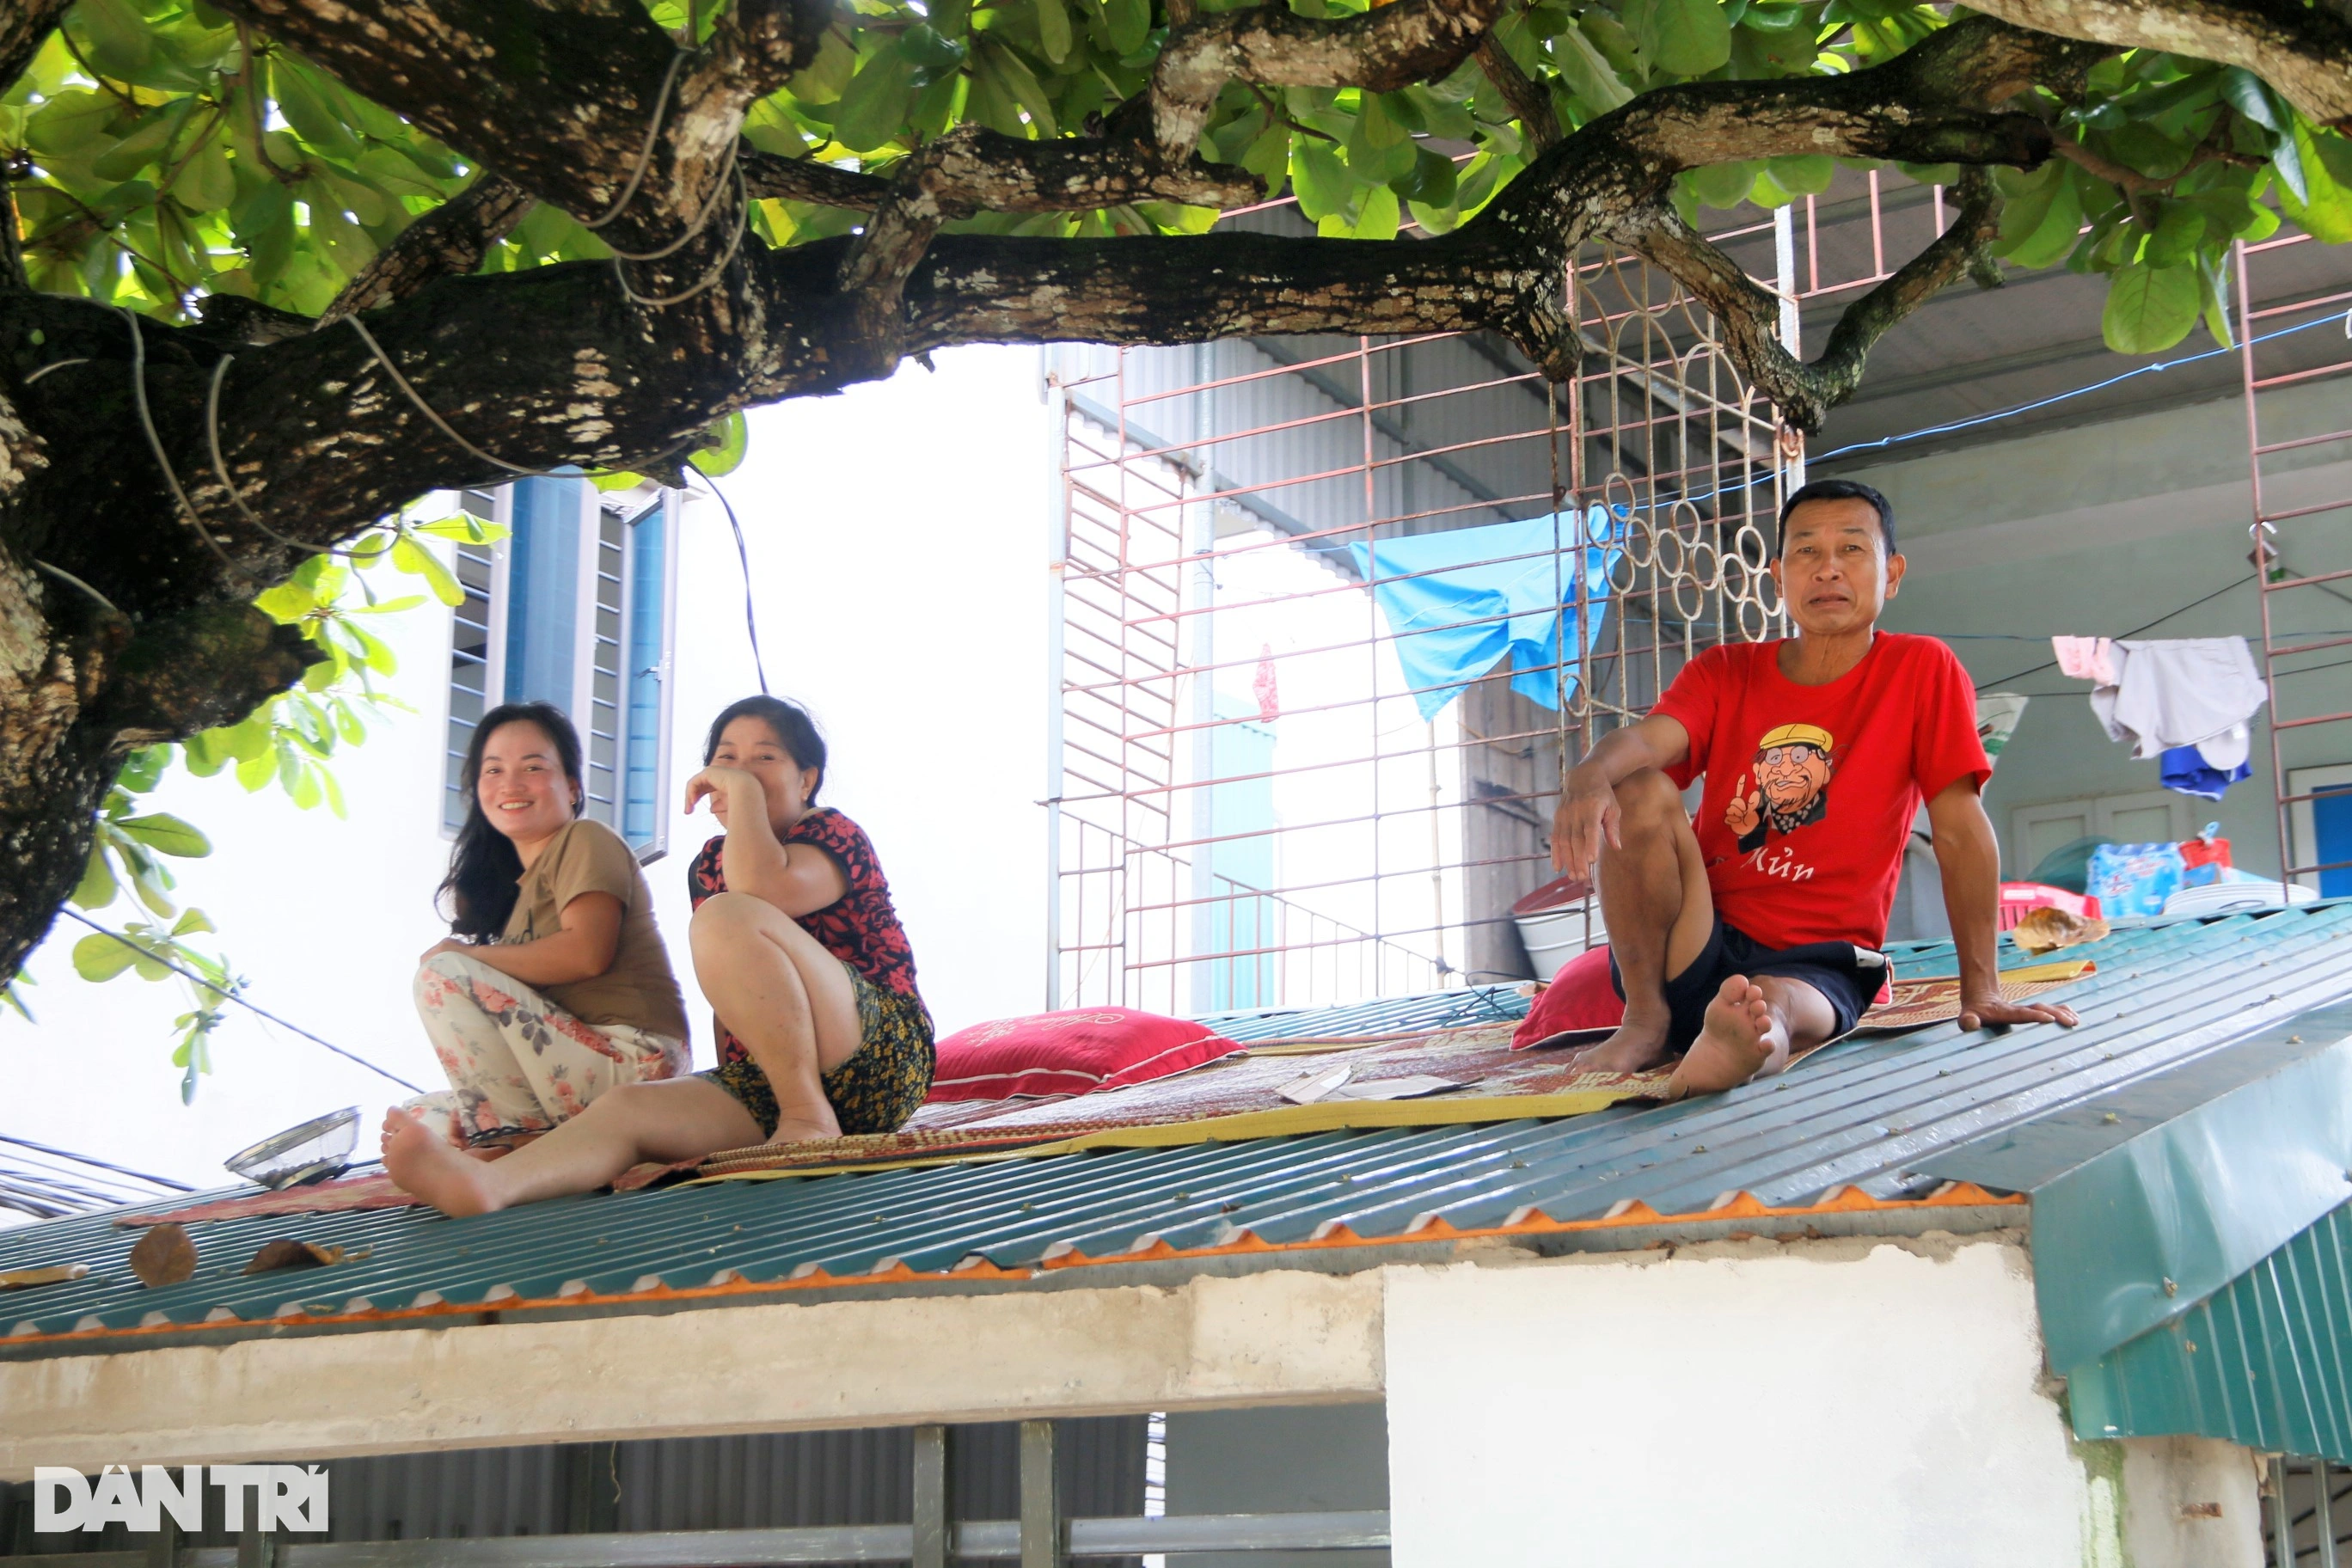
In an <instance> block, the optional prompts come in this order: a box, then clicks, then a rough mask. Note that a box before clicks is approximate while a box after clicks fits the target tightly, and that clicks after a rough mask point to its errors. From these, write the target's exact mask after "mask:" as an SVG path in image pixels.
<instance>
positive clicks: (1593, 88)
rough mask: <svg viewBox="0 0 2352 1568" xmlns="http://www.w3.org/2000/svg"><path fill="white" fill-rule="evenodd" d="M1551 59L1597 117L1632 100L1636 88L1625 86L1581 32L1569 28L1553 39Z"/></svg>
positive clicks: (1570, 86) (1561, 76)
mask: <svg viewBox="0 0 2352 1568" xmlns="http://www.w3.org/2000/svg"><path fill="white" fill-rule="evenodd" d="M1551 58H1552V63H1553V64H1554V65H1556V66H1557V67H1559V74H1560V79H1562V80H1563V81H1565V82H1567V83H1568V86H1569V90H1570V91H1571V92H1573V93H1575V94H1576V96H1577V97H1579V98H1580V99H1582V100H1584V101H1585V102H1586V103H1588V104H1590V105H1591V107H1592V110H1593V112H1595V113H1596V114H1606V113H1608V112H1609V111H1610V110H1612V109H1616V108H1618V107H1620V106H1621V105H1622V104H1625V103H1629V102H1631V101H1632V100H1633V89H1632V88H1629V87H1627V86H1626V85H1625V82H1624V79H1622V77H1620V76H1619V75H1618V74H1617V68H1616V67H1615V66H1612V65H1611V64H1610V63H1609V60H1608V58H1607V57H1606V56H1604V55H1602V54H1601V51H1600V50H1599V49H1598V48H1595V47H1593V44H1592V40H1591V39H1590V38H1588V37H1585V36H1584V34H1583V32H1582V31H1581V30H1580V29H1578V28H1574V27H1570V29H1569V30H1568V31H1566V32H1564V33H1562V34H1560V35H1559V37H1556V38H1554V39H1553V40H1552V41H1551Z"/></svg>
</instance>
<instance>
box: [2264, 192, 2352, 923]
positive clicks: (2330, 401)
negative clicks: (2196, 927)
mask: <svg viewBox="0 0 2352 1568" xmlns="http://www.w3.org/2000/svg"><path fill="white" fill-rule="evenodd" d="M2327 248H2328V247H2325V246H2322V245H2318V244H2316V243H2315V242H2314V241H2312V240H2311V239H2310V238H2309V237H2306V236H2304V235H2300V234H2288V235H2284V236H2282V237H2278V238H2275V239H2271V240H2266V241H2263V243H2261V244H2258V245H2247V244H2243V243H2241V244H2240V245H2239V246H2238V247H2237V255H2236V260H2237V267H2236V271H2237V279H2236V281H2237V305H2238V310H2237V316H2238V321H2237V322H2236V326H2237V336H2238V342H2239V362H2240V365H2241V369H2242V377H2243V384H2244V395H2245V408H2246V445H2247V449H2248V456H2249V459H2250V462H2251V468H2252V473H2251V478H2252V498H2253V516H2252V521H2251V524H2250V525H2249V532H2250V536H2251V540H2250V542H2251V548H2250V550H2249V552H2248V557H2249V560H2250V562H2252V564H2253V565H2254V566H2255V568H2256V570H2257V583H2258V585H2259V588H2260V602H2261V619H2262V631H2261V639H2260V646H2261V651H2262V655H2263V673H2264V677H2265V679H2266V680H2267V681H2268V683H2269V696H2270V705H2269V714H2270V724H2269V729H2270V742H2271V763H2272V770H2273V771H2272V777H2273V779H2274V780H2275V781H2276V790H2275V795H2276V802H2277V810H2278V834H2279V863H2280V864H2281V865H2282V866H2284V868H2286V873H2285V874H2286V876H2287V878H2288V879H2292V880H2300V881H2302V882H2304V883H2305V884H2307V885H2309V886H2311V887H2313V888H2315V889H2317V890H2319V891H2320V892H2322V893H2325V894H2329V895H2341V894H2347V893H2352V710H2344V709H2342V708H2340V707H2337V706H2336V705H2335V701H2333V700H2331V699H2336V697H2337V694H2338V693H2340V691H2341V689H2342V688H2341V684H2340V681H2341V677H2340V675H2331V674H2330V673H2329V672H2335V671H2340V670H2341V669H2342V668H2344V666H2345V664H2346V663H2347V662H2352V653H2347V650H2352V631H2348V630H2347V627H2352V479H2346V478H2345V475H2346V473H2347V462H2352V419H2347V416H2346V410H2347V396H2352V349H2347V338H2352V289H2346V288H2345V287H2343V284H2342V279H2343V269H2342V267H2341V265H2340V263H2338V264H2335V265H2331V258H2328V256H2327V255H2326V252H2327ZM2339 322H2340V323H2342V325H2340V326H2339V324H2338V323H2339ZM2315 677H2317V678H2319V679H2313V678H2315Z"/></svg>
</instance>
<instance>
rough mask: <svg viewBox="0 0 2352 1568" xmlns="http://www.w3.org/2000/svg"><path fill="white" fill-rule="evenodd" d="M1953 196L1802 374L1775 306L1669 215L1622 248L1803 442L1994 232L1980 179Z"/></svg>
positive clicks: (1965, 182)
mask: <svg viewBox="0 0 2352 1568" xmlns="http://www.w3.org/2000/svg"><path fill="white" fill-rule="evenodd" d="M1955 190H1956V193H1957V195H1958V197H1959V212H1958V216H1955V217H1954V218H1953V220H1952V223H1951V226H1949V227H1948V228H1947V229H1945V230H1944V232H1943V233H1942V234H1940V235H1938V236H1937V237H1936V240H1935V242H1934V243H1933V244H1931V245H1929V246H1928V247H1927V249H1925V250H1923V251H1921V252H1920V253H1919V254H1918V255H1916V256H1915V257H1913V258H1911V259H1910V260H1909V261H1908V262H1906V263H1905V264H1904V265H1903V267H1902V268H1900V269H1898V270H1897V271H1896V272H1895V275H1894V276H1893V277H1890V278H1888V279H1885V281H1884V282H1882V283H1880V284H1879V285H1878V286H1877V287H1876V288H1874V289H1871V290H1870V292H1869V293H1867V294H1864V296H1863V297H1862V298H1861V299H1859V300H1855V301H1854V302H1853V304H1851V305H1849V306H1847V307H1846V309H1845V313H1844V314H1843V315H1841V316H1840V317H1839V318H1838V323H1837V325H1836V326H1835V327H1834V328H1832V330H1831V331H1830V337H1829V342H1828V343H1827V344H1826V345H1824V346H1823V348H1822V353H1821V357H1820V358H1818V359H1816V360H1814V361H1813V362H1812V363H1811V364H1807V363H1803V362H1802V361H1801V360H1799V359H1797V358H1796V356H1794V355H1793V354H1791V353H1789V351H1788V350H1787V348H1785V347H1784V346H1783V345H1782V344H1781V342H1780V333H1779V327H1780V300H1779V299H1778V298H1776V297H1775V296H1774V295H1772V294H1771V293H1769V292H1768V291H1767V290H1765V289H1762V288H1760V287H1759V286H1758V285H1757V284H1756V282H1755V281H1754V280H1753V279H1750V278H1749V277H1748V274H1747V273H1746V272H1745V271H1743V270H1742V269H1741V268H1740V266H1739V264H1738V262H1736V261H1734V260H1732V259H1731V258H1730V257H1728V256H1726V255H1725V254H1724V253H1723V252H1722V251H1721V250H1720V249H1718V248H1717V247H1716V246H1715V245H1714V244H1713V243H1712V242H1710V241H1709V240H1707V239H1706V237H1704V236H1702V235H1700V234H1698V233H1697V232H1696V230H1694V229H1692V228H1690V227H1689V226H1686V225H1685V223H1684V222H1683V221H1682V219H1681V218H1680V217H1679V216H1676V215H1675V212H1674V210H1673V209H1672V208H1670V207H1667V208H1661V209H1659V210H1658V211H1656V212H1655V213H1654V214H1653V215H1652V216H1651V218H1650V221H1649V222H1648V223H1647V224H1645V225H1643V226H1641V227H1639V228H1638V229H1636V230H1634V231H1633V234H1632V235H1631V236H1629V238H1630V241H1631V243H1632V245H1633V248H1634V249H1635V250H1637V251H1638V252H1640V253H1641V254H1642V255H1643V257H1646V258H1648V259H1649V260H1650V261H1652V262H1654V263H1655V264H1656V265H1657V266H1658V267H1660V268H1663V269H1664V271H1666V272H1667V273H1669V274H1670V275H1672V276H1673V277H1674V279H1675V280H1676V281H1677V282H1679V283H1681V284H1682V286H1683V287H1684V288H1685V289H1689V290H1690V291H1691V293H1692V294H1693V295H1695V296H1696V298H1697V299H1698V300H1699V301H1700V302H1701V303H1702V304H1704V305H1705V306H1706V308H1707V310H1709V311H1710V312H1712V313H1713V315H1714V317H1715V319H1716V321H1717V324H1718V326H1719V327H1720V328H1721V329H1722V332H1723V340H1724V348H1725V352H1726V353H1728V354H1729V355H1730V357H1731V360H1732V363H1734V364H1736V365H1738V367H1739V369H1740V371H1741V373H1742V374H1745V375H1746V376H1747V377H1748V380H1749V382H1750V383H1751V384H1753V385H1754V386H1755V387H1756V389H1757V390H1758V391H1759V392H1761V393H1763V394H1764V395H1766V396H1768V397H1769V398H1770V399H1771V400H1772V401H1773V402H1774V403H1776V404H1778V405H1780V415H1781V417H1782V418H1783V419H1785V420H1786V421H1787V422H1788V423H1790V424H1791V425H1794V426H1797V427H1798V428H1799V429H1801V430H1804V431H1806V432H1808V433H1813V432H1818V431H1819V430H1820V429H1821V427H1822V421H1823V420H1824V419H1826V418H1827V417H1828V416H1829V411H1830V410H1831V409H1832V408H1834V407H1836V406H1837V405H1839V404H1841V403H1843V402H1844V401H1845V400H1846V399H1847V398H1849V397H1851V396H1853V393H1854V389H1855V388H1857V387H1859V386H1860V385H1861V384H1862V375H1863V368H1864V363H1866V362H1867V360H1868V359H1869V356H1870V351H1871V348H1872V346H1873V345H1874V344H1875V343H1876V342H1878V340H1879V339H1880V338H1882V337H1884V336H1885V335H1886V331H1887V329H1889V328H1890V327H1892V326H1894V325H1895V322H1897V321H1901V320H1902V319H1903V318H1904V317H1906V316H1907V315H1909V314H1910V313H1911V312H1912V311H1914V310H1917V309H1918V308H1919V307H1920V306H1921V305H1923V304H1925V303H1927V301H1928V300H1931V299H1933V298H1935V296H1936V295H1937V294H1938V293H1941V292H1942V291H1943V290H1944V289H1945V288H1946V287H1948V285H1950V284H1952V283H1954V282H1956V281H1958V279H1959V278H1960V276H1961V275H1962V274H1963V273H1965V272H1967V271H1969V268H1970V266H1971V264H1972V263H1974V262H1975V260H1976V259H1977V258H1978V257H1979V256H1980V255H1981V254H1983V252H1984V247H1986V246H1988V245H1990V243H1991V242H1992V239H1993V237H1994V236H1995V235H1997V234H1998V233H1999V232H2000V194H1999V192H1998V191H1997V190H1996V189H1995V187H1994V185H1993V183H1992V178H1991V176H1990V175H1989V174H1986V173H1985V171H1984V170H1982V169H1966V170H1963V171H1962V172H1961V174H1960V181H1959V184H1958V186H1956V187H1955Z"/></svg>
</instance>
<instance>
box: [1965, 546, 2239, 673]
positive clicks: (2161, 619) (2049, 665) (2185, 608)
mask: <svg viewBox="0 0 2352 1568" xmlns="http://www.w3.org/2000/svg"><path fill="white" fill-rule="evenodd" d="M2254 577H2255V574H2253V573H2252V572H2249V573H2247V574H2245V575H2244V576H2242V577H2238V578H2234V579H2232V580H2231V581H2230V582H2227V583H2224V584H2221V586H2220V587H2218V588H2216V589H2214V590H2213V591H2212V592H2211V593H2210V594H2207V595H2203V596H2202V597H2200V598H2195V599H2191V600H2189V603H2187V604H2185V605H2181V606H2180V607H2179V609H2177V610H2167V611H2165V612H2164V614H2162V615H2160V616H2157V617H2156V619H2154V620H2152V621H2148V622H2147V623H2145V624H2143V625H2140V626H2134V627H2133V628H2132V629H2131V630H2129V631H2127V632H2125V633H2123V634H2122V636H2124V637H2137V636H2139V634H2140V633H2142V632H2145V631H2152V630H2154V629H2155V628H2156V627H2158V626H2162V625H2163V624H2164V623H2165V622H2167V621H2168V620H2170V619H2172V618H2173V617H2174V616H2185V615H2187V614H2188V613H2189V611H2191V610H2193V609H2195V608H2197V606H2198V605H2208V604H2210V603H2212V602H2213V601H2214V600H2216V599H2218V598H2220V597H2221V595H2224V594H2226V593H2229V592H2230V591H2231V589H2233V588H2242V587H2244V586H2245V585H2246V584H2249V583H2251V582H2252V581H2253V580H2254ZM2055 668H2058V661H2057V660H2056V659H2055V658H2046V659H2044V660H2042V662H2041V663H2040V664H2037V665H2033V666H2031V667H2030V668H2025V669H2021V670H2019V671H2017V672H2016V673H2015V674H2013V675H2000V676H1995V677H1994V678H1993V679H1990V680H1986V681H1979V683H1978V685H1977V689H1978V690H1979V691H1984V690H1988V689H1990V688H1992V687H1995V686H2005V685H2007V684H2008V683H2009V682H2011V681H2012V680H2022V679H2025V678H2026V677H2027V676H2029V675H2039V674H2041V673H2042V671H2043V670H2045V669H2055Z"/></svg>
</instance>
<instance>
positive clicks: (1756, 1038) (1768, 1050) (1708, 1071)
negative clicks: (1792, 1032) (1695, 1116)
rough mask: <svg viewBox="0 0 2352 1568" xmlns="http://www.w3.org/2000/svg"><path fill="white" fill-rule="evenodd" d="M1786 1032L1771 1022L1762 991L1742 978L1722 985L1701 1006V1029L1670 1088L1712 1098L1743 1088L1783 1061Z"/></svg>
mask: <svg viewBox="0 0 2352 1568" xmlns="http://www.w3.org/2000/svg"><path fill="white" fill-rule="evenodd" d="M1788 1050H1789V1036H1788V1031H1787V1030H1786V1029H1784V1028H1782V1027H1781V1026H1780V1019H1779V1018H1777V1017H1776V1016H1773V1012H1772V1004H1771V1002H1770V1001H1769V999H1768V998H1767V997H1766V996H1765V994H1764V988H1763V987H1762V986H1760V985H1759V984H1756V983H1755V982H1754V981H1752V980H1750V979H1748V977H1747V976H1746V975H1744V974H1735V975H1733V976H1732V977H1731V978H1730V979H1728V980H1727V981H1725V982H1724V983H1723V989H1722V990H1721V991H1719V992H1717V994H1716V998H1715V1000H1714V1001H1712V1002H1710V1003H1708V1004H1707V1005H1706V1024H1705V1026H1702V1027H1701V1028H1700V1030H1699V1036H1698V1038H1697V1039H1696V1040H1693V1041H1692V1042H1691V1047H1690V1051H1689V1054H1687V1055H1686V1056H1685V1057H1684V1058H1683V1065H1682V1066H1680V1067H1678V1068H1675V1076H1674V1079H1673V1081H1672V1086H1671V1087H1672V1088H1673V1089H1675V1090H1676V1091H1678V1093H1677V1098H1679V1096H1680V1095H1681V1094H1712V1093H1715V1092H1716V1091H1717V1090H1719V1089H1733V1088H1737V1087H1738V1085H1740V1084H1743V1083H1746V1082H1747V1081H1748V1079H1751V1078H1754V1077H1755V1076H1756V1075H1757V1074H1758V1073H1759V1072H1762V1071H1763V1070H1764V1069H1765V1068H1767V1067H1769V1065H1770V1064H1771V1062H1772V1060H1773V1058H1776V1057H1778V1058H1780V1059H1782V1060H1784V1061H1785V1060H1786V1059H1787V1057H1788Z"/></svg>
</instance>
